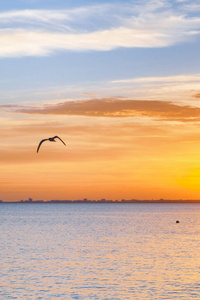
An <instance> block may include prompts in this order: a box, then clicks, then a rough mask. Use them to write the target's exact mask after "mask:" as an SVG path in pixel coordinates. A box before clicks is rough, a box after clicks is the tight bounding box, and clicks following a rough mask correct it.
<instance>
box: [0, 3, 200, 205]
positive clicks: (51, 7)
mask: <svg viewBox="0 0 200 300" xmlns="http://www.w3.org/2000/svg"><path fill="white" fill-rule="evenodd" d="M199 12H200V1H199V0H194V1H187V0H160V1H155V0H148V1H147V0H141V1H137V0H135V1H122V0H121V1H120V0H119V1H117V0H116V1H111V0H110V1H102V0H101V1H99V0H93V1H89V0H86V1H80V0H79V1H78V0H74V1H68V0H65V1H64V0H48V1H47V0H40V1H39V0H11V1H1V2H0V68H1V72H0V125H1V139H0V161H1V164H0V176H1V180H0V181H1V183H0V199H2V200H4V201H16V200H17V201H18V200H25V199H28V198H29V197H31V198H33V199H34V200H55V199H60V200H67V199H70V200H76V199H83V198H88V199H102V198H106V199H113V200H120V199H122V198H123V199H141V200H142V199H160V198H163V199H200V185H199V182H200V60H199V49H200V14H199ZM55 135H57V136H59V137H61V138H62V139H63V140H64V141H65V143H66V147H65V146H64V145H63V144H62V143H61V142H60V141H59V140H57V141H56V143H51V142H48V141H47V142H45V143H43V144H42V146H41V148H40V151H39V152H38V153H37V152H36V150H37V146H38V144H39V142H40V140H42V139H44V138H49V137H52V136H55Z"/></svg>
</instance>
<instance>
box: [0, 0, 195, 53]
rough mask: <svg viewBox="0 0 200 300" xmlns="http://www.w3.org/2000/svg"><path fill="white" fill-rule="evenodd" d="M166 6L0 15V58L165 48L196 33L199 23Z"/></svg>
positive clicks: (25, 12) (119, 6) (89, 8)
mask: <svg viewBox="0 0 200 300" xmlns="http://www.w3.org/2000/svg"><path fill="white" fill-rule="evenodd" d="M167 4H168V5H164V2H161V3H160V4H155V2H154V1H144V2H143V3H142V4H138V5H136V4H135V5H134V4H131V3H130V4H129V5H128V4H127V5H124V6H122V5H120V4H118V6H117V7H116V5H115V7H114V6H112V5H111V4H110V5H101V6H87V7H80V8H77V9H73V10H63V11H61V10H24V11H8V12H2V13H0V23H1V24H2V25H4V27H5V28H2V29H1V30H0V44H1V48H0V57H20V56H44V55H51V54H53V53H55V52H56V51H110V50H113V49H116V48H119V47H124V48H134V47H142V48H154V47H166V46H171V45H175V44H177V43H180V42H187V41H190V40H191V38H192V37H193V36H195V35H197V34H199V32H200V18H198V17H197V16H194V15H190V14H188V15H187V14H186V13H185V14H183V13H182V12H181V11H179V10H175V8H172V7H170V5H169V3H167Z"/></svg>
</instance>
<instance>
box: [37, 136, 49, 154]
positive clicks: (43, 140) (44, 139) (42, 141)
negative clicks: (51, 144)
mask: <svg viewBox="0 0 200 300" xmlns="http://www.w3.org/2000/svg"><path fill="white" fill-rule="evenodd" d="M45 141H48V139H44V140H41V141H40V143H39V145H38V148H37V152H38V151H39V149H40V146H41V145H42V143H43V142H45Z"/></svg>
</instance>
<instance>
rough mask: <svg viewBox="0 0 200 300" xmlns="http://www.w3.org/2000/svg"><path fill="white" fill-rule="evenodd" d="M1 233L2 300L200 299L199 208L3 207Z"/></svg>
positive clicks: (36, 205) (107, 206) (57, 205)
mask: <svg viewBox="0 0 200 300" xmlns="http://www.w3.org/2000/svg"><path fill="white" fill-rule="evenodd" d="M176 220H179V221H180V223H179V224H176ZM0 230H1V239H0V299H81V300H84V299H120V300H121V299H131V300H132V299H140V300H141V299H159V300H160V299H179V300H180V299H186V300H188V299H200V280H199V278H200V276H199V274H200V258H199V250H200V205H198V204H2V205H0Z"/></svg>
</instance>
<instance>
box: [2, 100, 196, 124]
mask: <svg viewBox="0 0 200 300" xmlns="http://www.w3.org/2000/svg"><path fill="white" fill-rule="evenodd" d="M0 108H1V109H3V110H8V111H9V109H10V110H11V111H13V112H16V113H25V114H38V115H72V116H88V117H110V118H127V117H150V118H155V119H159V120H169V121H176V120H177V121H182V122H194V121H199V120H200V108H197V107H191V106H188V105H178V104H175V103H173V102H170V101H155V100H121V99H114V98H108V99H92V100H88V101H68V102H63V103H58V104H53V105H44V106H43V107H42V106H40V107H26V108H25V107H22V108H19V107H18V106H17V107H16V108H15V107H14V106H8V107H6V106H2V107H0Z"/></svg>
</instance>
